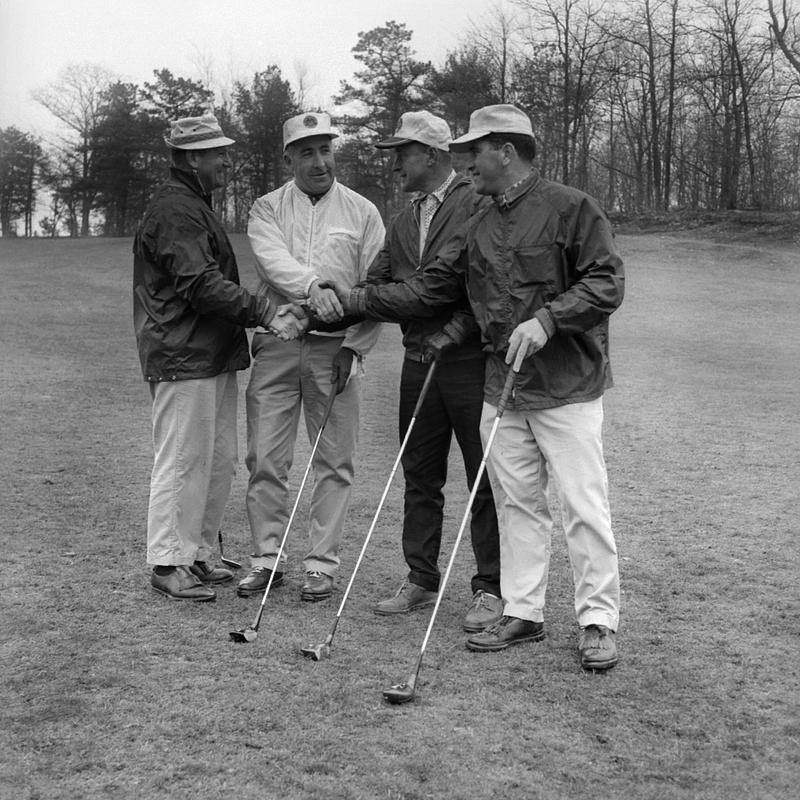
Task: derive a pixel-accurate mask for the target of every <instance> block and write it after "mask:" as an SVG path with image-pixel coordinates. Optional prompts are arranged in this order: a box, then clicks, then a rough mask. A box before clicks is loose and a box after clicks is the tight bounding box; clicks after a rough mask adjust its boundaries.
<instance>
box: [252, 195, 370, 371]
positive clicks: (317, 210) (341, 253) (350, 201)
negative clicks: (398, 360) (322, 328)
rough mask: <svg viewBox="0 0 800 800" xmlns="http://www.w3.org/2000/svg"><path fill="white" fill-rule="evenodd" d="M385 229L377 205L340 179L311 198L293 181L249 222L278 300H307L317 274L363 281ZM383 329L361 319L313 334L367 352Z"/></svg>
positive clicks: (261, 270)
mask: <svg viewBox="0 0 800 800" xmlns="http://www.w3.org/2000/svg"><path fill="white" fill-rule="evenodd" d="M384 234H385V231H384V227H383V221H382V220H381V216H380V214H379V213H378V209H377V208H376V207H375V206H374V205H373V204H372V203H371V202H370V201H369V200H367V199H366V198H365V197H362V196H361V195H360V194H358V193H357V192H354V191H353V190H352V189H348V188H347V187H346V186H342V184H340V183H339V182H338V181H334V182H333V185H332V186H331V188H330V189H329V190H328V191H327V192H326V193H325V194H324V195H323V196H322V197H321V198H319V200H317V202H316V203H312V202H311V199H310V198H309V196H308V195H307V194H306V193H305V192H303V191H301V190H300V189H299V188H298V187H297V185H296V184H295V182H294V181H293V180H290V181H288V182H287V183H285V184H284V185H283V186H281V187H280V188H279V189H276V190H275V191H273V192H270V193H269V194H266V195H264V196H263V197H259V198H258V200H256V202H255V203H254V204H253V207H252V208H251V210H250V218H249V221H248V225H247V235H248V237H249V239H250V246H251V247H252V249H253V253H254V254H255V257H256V269H257V271H258V274H259V276H260V277H261V280H262V281H263V283H264V285H265V287H266V288H267V289H268V293H269V297H270V300H271V301H272V302H273V303H277V304H279V305H280V304H283V303H286V302H289V301H290V300H294V301H296V300H303V299H305V298H306V297H307V296H308V290H309V288H310V286H311V284H312V283H313V282H314V280H316V279H319V280H322V281H324V280H326V279H329V280H332V281H335V282H336V283H337V284H338V285H339V286H342V287H346V288H348V289H349V288H351V287H352V286H353V285H354V284H356V283H359V282H360V281H363V280H364V279H365V278H366V276H367V269H368V268H369V265H370V264H371V263H372V261H373V259H374V258H375V256H376V255H377V253H378V251H379V250H380V248H381V245H382V244H383V238H384ZM379 334H380V324H379V323H376V322H361V323H358V324H357V325H352V326H350V327H349V328H347V329H346V330H343V331H335V332H330V333H314V334H312V335H317V336H339V337H344V338H343V341H342V346H343V347H349V348H350V349H351V350H353V351H355V352H356V353H357V354H358V355H359V356H363V355H364V354H365V353H367V352H368V351H369V350H370V348H371V347H372V346H373V345H374V344H375V342H376V341H377V340H378V335H379Z"/></svg>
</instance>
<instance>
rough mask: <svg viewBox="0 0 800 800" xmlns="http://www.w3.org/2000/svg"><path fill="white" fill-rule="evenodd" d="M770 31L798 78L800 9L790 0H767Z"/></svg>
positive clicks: (799, 71) (799, 75) (799, 70)
mask: <svg viewBox="0 0 800 800" xmlns="http://www.w3.org/2000/svg"><path fill="white" fill-rule="evenodd" d="M767 8H768V10H769V18H770V26H769V29H770V32H771V33H772V36H773V37H774V39H775V42H776V43H777V45H778V47H779V48H780V50H781V52H782V53H783V54H784V56H786V60H787V61H788V62H789V64H790V65H791V66H792V69H794V71H795V72H796V73H797V75H798V78H800V10H797V9H796V8H795V7H794V6H793V5H792V3H791V2H790V0H780V2H778V0H767Z"/></svg>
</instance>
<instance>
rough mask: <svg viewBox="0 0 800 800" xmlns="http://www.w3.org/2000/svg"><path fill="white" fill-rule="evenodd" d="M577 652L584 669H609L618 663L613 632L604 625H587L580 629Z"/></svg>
mask: <svg viewBox="0 0 800 800" xmlns="http://www.w3.org/2000/svg"><path fill="white" fill-rule="evenodd" d="M578 652H579V653H580V656H581V666H582V667H583V668H584V669H589V670H603V669H611V667H613V666H615V665H616V663H617V661H619V657H618V656H617V643H616V641H615V634H614V631H612V630H611V628H606V626H605V625H587V626H586V627H585V628H581V633H580V637H579V639H578Z"/></svg>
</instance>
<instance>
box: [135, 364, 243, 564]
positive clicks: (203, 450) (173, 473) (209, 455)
mask: <svg viewBox="0 0 800 800" xmlns="http://www.w3.org/2000/svg"><path fill="white" fill-rule="evenodd" d="M237 393H238V385H237V380H236V373H235V372H226V373H223V374H222V375H218V376H216V377H215V378H200V379H197V380H186V381H173V382H167V381H162V382H160V383H151V384H150V394H151V397H152V399H153V451H154V454H155V458H154V461H153V472H152V476H151V479H150V507H149V511H148V516H147V563H148V564H160V565H162V566H170V565H179V564H184V565H188V564H192V563H194V562H195V561H210V560H211V559H212V555H213V554H214V552H215V550H216V544H217V531H218V530H219V528H220V526H221V524H222V516H223V513H224V511H225V504H226V503H227V501H228V495H229V494H230V490H231V482H232V480H233V476H234V473H235V471H236V460H237V458H238V443H237V438H236V400H237Z"/></svg>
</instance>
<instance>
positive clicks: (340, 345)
mask: <svg viewBox="0 0 800 800" xmlns="http://www.w3.org/2000/svg"><path fill="white" fill-rule="evenodd" d="M336 136H337V134H336V133H334V132H333V130H332V129H331V122H330V117H329V116H328V115H327V114H312V113H306V114H300V115H298V116H296V117H292V118H291V119H289V120H287V121H286V122H285V123H284V126H283V144H284V160H285V161H286V164H287V165H288V166H289V168H290V169H291V171H292V176H293V177H292V179H291V180H289V181H288V182H287V183H285V184H284V185H283V186H281V187H280V188H279V189H276V190H275V191H273V192H270V193H269V194H266V195H264V196H263V197H260V198H259V199H258V200H256V202H255V203H254V204H253V208H252V209H251V211H250V220H249V223H248V227H247V233H248V236H249V239H250V245H251V247H252V249H253V253H254V254H255V256H256V265H257V270H258V273H259V276H260V278H261V280H262V281H263V282H264V284H266V286H267V287H268V288H269V290H270V300H271V301H274V302H275V303H276V304H278V305H280V304H283V303H286V302H291V301H295V302H296V301H303V302H308V303H309V304H310V305H311V306H312V307H314V308H315V310H316V312H317V314H318V315H319V316H321V317H322V318H323V319H326V320H328V321H332V320H333V319H335V318H337V315H338V314H341V310H342V309H341V306H340V305H339V301H338V300H337V299H336V295H335V293H334V292H333V291H332V290H331V289H327V288H325V287H324V282H325V281H326V280H331V281H335V282H336V284H337V285H345V286H353V285H354V284H356V283H358V282H359V281H362V280H363V279H364V278H365V277H366V274H367V268H368V267H369V265H370V263H371V262H372V260H373V259H374V257H375V256H376V254H377V253H378V251H379V250H380V248H381V246H382V244H383V238H384V227H383V223H382V221H381V217H380V214H379V213H378V209H377V208H376V207H375V206H374V205H373V204H372V203H371V202H369V201H368V200H367V199H366V198H364V197H362V196H361V195H359V194H357V193H356V192H354V191H353V190H352V189H348V188H347V187H345V186H342V185H341V184H340V183H338V182H337V181H336V177H335V160H334V154H333V147H332V140H333V139H334V138H336ZM379 332H380V326H379V324H377V323H374V322H362V323H359V324H358V325H353V326H352V327H350V328H347V329H346V330H343V331H338V332H337V333H309V334H308V335H306V336H302V337H300V338H296V339H291V340H288V341H287V340H286V339H287V338H288V337H280V336H275V335H272V334H270V333H267V332H262V331H261V329H257V330H256V333H255V334H254V336H253V343H252V355H253V363H252V366H251V372H250V382H249V384H248V387H247V393H246V398H247V459H246V463H247V468H248V469H249V471H250V478H249V483H248V487H247V515H248V519H249V521H250V531H251V534H252V538H253V548H254V549H253V555H252V559H251V570H250V572H249V574H248V575H247V576H246V577H245V578H244V579H243V580H241V581H240V582H239V586H238V593H239V594H240V595H242V596H248V595H251V594H256V593H261V592H263V591H264V589H265V588H266V586H267V582H268V581H269V577H270V573H271V571H274V572H275V575H274V578H273V582H272V586H278V585H280V584H281V583H282V581H283V572H284V567H285V558H282V562H283V563H280V564H278V563H276V556H277V552H278V548H279V545H280V540H281V538H282V536H283V533H284V530H285V527H286V524H287V521H288V516H289V510H288V508H289V502H288V501H289V491H288V483H287V480H288V475H289V470H290V468H291V465H292V460H293V456H294V446H295V441H296V438H297V429H298V421H299V417H300V410H301V408H302V411H303V414H304V417H305V424H306V431H307V433H308V436H309V439H310V440H312V441H313V440H314V439H316V436H317V433H318V431H319V428H320V423H321V421H322V416H323V413H324V409H325V406H326V400H327V399H328V397H329V396H330V392H331V391H332V390H333V391H337V390H338V392H339V394H338V396H337V397H336V400H335V402H334V403H333V407H332V410H331V413H330V417H329V418H328V422H327V424H326V426H325V430H324V432H323V434H322V437H321V439H320V443H319V447H318V449H317V452H316V454H315V457H314V464H313V467H314V476H315V478H316V480H315V483H314V489H313V494H312V497H311V505H310V510H309V517H310V519H309V532H308V533H309V550H308V552H307V555H306V556H305V558H304V560H303V569H304V572H305V582H304V584H303V588H302V591H301V594H300V597H301V599H303V600H309V601H316V600H324V599H325V598H327V597H329V596H330V594H331V590H332V587H333V578H334V575H335V573H336V569H337V567H338V565H339V555H338V550H339V544H340V542H341V538H342V530H343V527H344V521H345V515H346V513H347V506H348V503H349V500H350V491H351V486H352V481H353V459H354V454H355V448H356V441H357V435H358V412H359V393H360V387H359V367H360V364H361V360H362V358H363V357H364V355H365V354H366V353H367V352H368V351H369V349H370V348H371V347H372V346H373V345H374V344H375V342H376V341H377V338H378V334H379Z"/></svg>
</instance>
